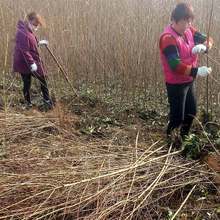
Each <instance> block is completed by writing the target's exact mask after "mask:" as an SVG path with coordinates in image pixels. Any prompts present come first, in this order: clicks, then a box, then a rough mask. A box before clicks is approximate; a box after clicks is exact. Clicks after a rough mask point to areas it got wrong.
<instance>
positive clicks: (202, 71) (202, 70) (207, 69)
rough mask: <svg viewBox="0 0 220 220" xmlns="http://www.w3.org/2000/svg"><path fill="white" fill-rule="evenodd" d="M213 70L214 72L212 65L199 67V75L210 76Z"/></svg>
mask: <svg viewBox="0 0 220 220" xmlns="http://www.w3.org/2000/svg"><path fill="white" fill-rule="evenodd" d="M211 72H212V68H211V67H207V66H202V67H199V68H198V72H197V75H198V76H201V77H205V76H208V75H209V74H210V73H211Z"/></svg>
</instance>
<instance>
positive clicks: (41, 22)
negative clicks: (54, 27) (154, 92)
mask: <svg viewBox="0 0 220 220" xmlns="http://www.w3.org/2000/svg"><path fill="white" fill-rule="evenodd" d="M27 20H28V21H33V20H36V21H37V22H38V24H39V25H41V26H45V21H44V19H43V18H42V17H41V16H40V15H39V14H38V13H36V12H31V13H29V14H27Z"/></svg>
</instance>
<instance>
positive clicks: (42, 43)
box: [38, 40, 49, 46]
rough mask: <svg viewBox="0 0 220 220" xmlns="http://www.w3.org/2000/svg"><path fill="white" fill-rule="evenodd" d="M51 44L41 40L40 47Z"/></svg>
mask: <svg viewBox="0 0 220 220" xmlns="http://www.w3.org/2000/svg"><path fill="white" fill-rule="evenodd" d="M48 44H49V42H48V41H47V40H40V41H39V42H38V45H39V46H41V45H48Z"/></svg>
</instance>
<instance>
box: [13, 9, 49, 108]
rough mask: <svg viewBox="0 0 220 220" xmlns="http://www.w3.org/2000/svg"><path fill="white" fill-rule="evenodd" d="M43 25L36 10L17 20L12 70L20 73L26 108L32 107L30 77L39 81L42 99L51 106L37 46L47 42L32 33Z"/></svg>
mask: <svg viewBox="0 0 220 220" xmlns="http://www.w3.org/2000/svg"><path fill="white" fill-rule="evenodd" d="M43 25H44V24H43V20H42V18H41V16H40V15H39V14H37V13H36V12H32V13H30V14H28V15H27V18H26V20H25V21H19V22H18V25H17V33H16V45H15V50H14V62H13V70H14V72H18V73H20V74H21V77H22V80H23V85H24V86H23V94H24V98H25V102H26V104H27V107H28V108H30V107H32V103H31V96H30V88H31V78H32V77H35V78H36V79H38V80H39V81H40V84H41V91H42V94H43V100H44V102H45V104H46V105H48V106H49V107H50V108H51V107H52V102H51V99H50V96H49V91H48V87H47V81H46V72H45V69H44V66H43V62H42V61H41V58H40V55H39V52H38V46H39V45H47V44H48V42H47V41H46V40H42V41H39V42H38V40H37V37H36V36H35V34H34V32H35V31H36V30H37V29H38V27H39V26H43Z"/></svg>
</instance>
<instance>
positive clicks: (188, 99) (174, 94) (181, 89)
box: [166, 82, 197, 137]
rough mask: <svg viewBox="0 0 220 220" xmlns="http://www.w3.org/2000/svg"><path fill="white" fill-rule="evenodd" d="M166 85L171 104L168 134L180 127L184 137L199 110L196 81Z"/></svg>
mask: <svg viewBox="0 0 220 220" xmlns="http://www.w3.org/2000/svg"><path fill="white" fill-rule="evenodd" d="M166 87H167V94H168V101H169V104H170V115H169V124H168V127H167V135H170V134H171V132H172V130H173V129H175V128H179V127H180V128H181V129H180V135H181V136H182V137H184V136H185V135H188V134H189V130H190V128H191V126H192V122H193V119H194V117H195V116H196V112H197V103H196V97H195V88H194V87H195V86H194V82H191V83H185V84H180V85H172V84H166Z"/></svg>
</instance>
